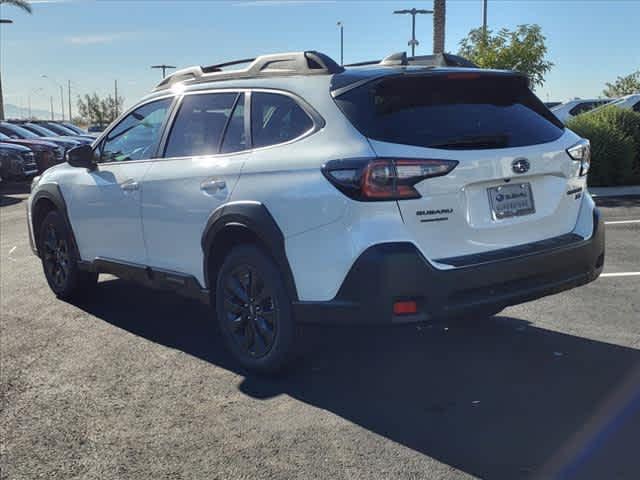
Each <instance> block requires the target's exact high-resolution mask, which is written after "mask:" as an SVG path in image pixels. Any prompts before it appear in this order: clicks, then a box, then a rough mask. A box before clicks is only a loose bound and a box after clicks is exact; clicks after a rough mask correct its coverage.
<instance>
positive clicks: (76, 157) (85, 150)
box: [67, 145, 96, 170]
mask: <svg viewBox="0 0 640 480" xmlns="http://www.w3.org/2000/svg"><path fill="white" fill-rule="evenodd" d="M67 162H68V163H69V165H71V166H72V167H78V168H88V169H89V170H93V169H94V168H95V167H96V162H95V159H94V156H93V148H91V145H78V146H77V147H73V148H72V149H71V150H69V151H68V152H67Z"/></svg>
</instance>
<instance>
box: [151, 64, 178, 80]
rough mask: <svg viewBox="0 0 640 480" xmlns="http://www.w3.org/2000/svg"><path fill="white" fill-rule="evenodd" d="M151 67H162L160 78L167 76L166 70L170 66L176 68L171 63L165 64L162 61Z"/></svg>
mask: <svg viewBox="0 0 640 480" xmlns="http://www.w3.org/2000/svg"><path fill="white" fill-rule="evenodd" d="M151 68H160V69H162V78H164V77H166V76H167V70H169V69H171V68H176V67H174V66H173V65H165V64H164V63H163V64H162V65H151Z"/></svg>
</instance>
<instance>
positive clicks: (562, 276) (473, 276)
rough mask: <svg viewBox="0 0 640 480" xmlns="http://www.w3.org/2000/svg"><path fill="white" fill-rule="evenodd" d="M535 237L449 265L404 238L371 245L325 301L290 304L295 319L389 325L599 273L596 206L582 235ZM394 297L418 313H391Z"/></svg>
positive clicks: (500, 301)
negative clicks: (441, 265) (587, 233)
mask: <svg viewBox="0 0 640 480" xmlns="http://www.w3.org/2000/svg"><path fill="white" fill-rule="evenodd" d="M539 243H540V242H536V246H535V247H531V248H519V249H513V248H512V249H505V251H504V252H503V253H505V254H504V255H502V254H500V251H498V252H493V253H492V255H491V256H492V257H493V258H492V260H491V261H484V262H482V263H477V264H471V265H467V266H464V267H461V268H453V269H451V270H439V269H436V268H434V267H433V266H431V264H430V263H429V262H428V261H427V260H426V259H425V258H424V257H423V256H422V254H421V253H420V252H419V251H418V249H417V248H416V247H415V246H414V245H413V244H412V243H408V242H397V243H385V244H380V245H375V246H373V247H370V248H368V249H367V250H365V251H364V252H363V253H362V255H361V256H360V257H359V258H358V260H357V261H356V262H355V264H354V265H353V267H352V268H351V270H350V271H349V273H348V274H347V277H346V278H345V280H344V282H343V284H342V286H341V287H340V290H339V291H338V294H337V295H336V297H335V298H334V299H333V300H330V301H326V302H296V303H295V304H294V313H295V317H296V320H297V321H299V322H302V323H325V324H391V323H399V322H412V321H414V322H419V321H425V320H429V319H432V318H438V317H447V316H453V315H459V314H464V313H467V312H473V311H480V310H482V311H493V310H495V311H497V310H500V309H502V308H505V307H507V306H509V305H515V304H519V303H522V302H526V301H530V300H535V299H536V298H541V297H544V296H547V295H552V294H554V293H558V292H562V291H564V290H568V289H571V288H574V287H577V286H580V285H584V284H586V283H589V282H592V281H593V280H595V279H596V278H598V276H599V275H600V273H601V272H602V268H603V265H604V224H603V221H602V218H601V215H600V213H599V211H598V210H597V209H596V210H595V211H594V229H593V235H592V236H591V237H590V238H589V239H587V240H584V239H582V238H581V237H579V236H575V235H574V236H573V241H569V239H568V238H567V236H563V238H562V241H557V242H550V241H549V242H548V243H547V247H548V248H544V249H542V248H539V247H540V245H538V244H539ZM514 254H515V255H514ZM484 257H487V255H485V256H479V257H478V258H479V259H482V260H486V258H484ZM398 300H414V301H415V302H416V303H417V306H418V312H417V313H416V314H411V315H401V316H400V315H394V314H393V303H394V302H395V301H398Z"/></svg>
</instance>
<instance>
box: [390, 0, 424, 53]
mask: <svg viewBox="0 0 640 480" xmlns="http://www.w3.org/2000/svg"><path fill="white" fill-rule="evenodd" d="M393 13H397V14H401V15H402V14H409V15H411V40H409V43H408V45H409V46H410V47H411V56H412V57H415V56H416V45H420V42H418V40H416V15H420V14H424V13H433V10H417V9H415V8H412V9H411V10H394V12H393Z"/></svg>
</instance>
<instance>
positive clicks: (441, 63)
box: [345, 52, 478, 68]
mask: <svg viewBox="0 0 640 480" xmlns="http://www.w3.org/2000/svg"><path fill="white" fill-rule="evenodd" d="M365 65H385V66H392V65H396V66H402V65H421V66H425V67H467V68H478V66H477V65H476V64H475V63H473V62H471V61H469V60H467V59H466V58H463V57H459V56H458V55H452V54H450V53H436V54H434V55H420V56H416V57H407V54H406V52H399V53H393V54H391V55H389V56H388V57H385V58H383V59H382V60H368V61H365V62H357V63H349V64H347V65H345V67H363V66H365Z"/></svg>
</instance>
